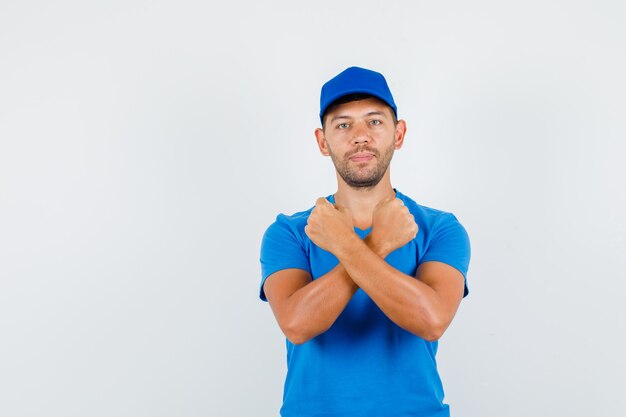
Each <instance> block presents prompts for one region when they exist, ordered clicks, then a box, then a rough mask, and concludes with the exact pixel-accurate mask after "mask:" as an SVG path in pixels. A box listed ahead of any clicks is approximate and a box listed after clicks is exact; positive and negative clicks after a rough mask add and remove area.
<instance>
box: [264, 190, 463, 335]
mask: <svg viewBox="0 0 626 417" xmlns="http://www.w3.org/2000/svg"><path fill="white" fill-rule="evenodd" d="M305 231H306V233H307V235H308V236H309V238H310V239H311V240H312V241H313V242H314V243H315V244H316V245H318V246H320V247H321V248H322V249H325V250H328V251H329V252H331V253H333V254H334V255H335V256H336V257H337V258H338V259H339V264H338V265H337V266H336V267H335V268H334V269H332V270H331V271H329V272H328V273H327V274H325V275H323V276H321V277H319V278H318V279H316V280H312V279H311V276H310V275H309V273H308V272H306V271H304V270H300V269H286V270H282V271H278V272H276V273H274V274H272V275H271V276H270V277H268V278H267V280H266V281H265V284H264V290H265V294H266V296H267V299H268V301H269V303H270V306H271V307H272V311H273V312H274V315H275V317H276V320H277V321H278V324H279V326H280V328H281V329H282V331H283V333H285V336H287V338H288V339H289V340H290V341H291V342H292V343H295V344H301V343H304V342H306V341H307V340H309V339H311V338H313V337H315V336H317V335H318V334H321V333H323V332H325V331H326V330H327V329H328V328H330V326H331V325H332V324H333V323H334V322H335V320H336V319H337V317H338V316H339V314H341V312H342V311H343V309H344V308H345V307H346V305H347V304H348V302H349V301H350V299H351V298H352V296H353V295H354V293H355V292H356V290H357V289H358V288H361V289H363V291H365V292H366V293H367V294H368V295H369V296H370V298H371V299H372V300H373V301H374V302H375V303H376V304H377V305H378V307H379V308H380V309H381V310H382V311H383V312H384V313H385V314H386V315H387V317H389V319H390V320H392V321H393V322H394V323H396V324H397V325H398V326H400V327H402V328H404V329H405V330H407V331H409V332H411V333H413V334H416V335H417V336H420V337H422V338H424V339H426V340H431V341H432V340H437V339H439V338H440V337H441V335H442V334H443V332H444V331H445V330H446V329H447V327H448V326H449V324H450V322H451V321H452V319H453V317H454V315H455V313H456V310H457V308H458V306H459V303H460V301H461V299H462V297H463V288H464V280H463V275H462V274H461V272H459V271H458V270H457V269H455V268H453V267H451V266H449V265H447V264H444V263H440V262H425V263H423V264H421V265H420V266H419V268H418V269H417V272H416V275H415V277H412V276H410V275H407V274H404V273H402V272H400V271H398V270H397V269H395V268H393V267H392V266H391V265H389V264H388V263H387V262H385V260H384V258H385V257H386V256H387V255H388V254H389V253H391V252H392V251H394V250H395V249H397V248H399V247H401V246H403V245H404V244H406V243H407V242H408V241H410V240H411V239H413V238H414V237H415V235H416V233H417V225H416V224H415V221H414V219H413V216H412V215H411V214H410V213H409V212H408V210H407V209H406V207H404V206H402V205H401V202H400V200H398V199H390V200H385V201H383V202H381V204H379V205H378V206H377V207H376V208H375V210H374V214H373V218H372V232H371V233H370V235H369V236H368V237H367V238H366V239H365V240H361V239H360V238H359V237H358V236H357V235H356V234H355V233H354V228H353V225H352V216H351V213H350V212H349V211H348V210H347V209H345V208H342V207H340V206H334V205H333V204H331V203H329V202H328V201H326V200H325V199H318V201H317V204H316V207H315V209H314V210H313V212H312V213H311V216H310V217H309V222H308V224H307V226H306V228H305Z"/></svg>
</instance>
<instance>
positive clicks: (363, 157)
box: [349, 152, 374, 162]
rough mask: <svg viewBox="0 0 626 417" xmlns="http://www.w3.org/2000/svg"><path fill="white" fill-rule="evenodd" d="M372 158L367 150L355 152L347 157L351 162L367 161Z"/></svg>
mask: <svg viewBox="0 0 626 417" xmlns="http://www.w3.org/2000/svg"><path fill="white" fill-rule="evenodd" d="M373 158H374V155H373V154H371V153H369V152H357V153H355V154H352V155H350V157H349V159H350V160H351V161H353V162H367V161H370V160H371V159H373Z"/></svg>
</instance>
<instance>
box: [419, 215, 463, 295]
mask: <svg viewBox="0 0 626 417" xmlns="http://www.w3.org/2000/svg"><path fill="white" fill-rule="evenodd" d="M432 233H433V236H432V237H431V239H430V243H429V245H428V249H427V250H426V253H425V254H424V256H423V257H422V259H421V260H420V263H423V262H427V261H438V262H443V263H445V264H448V265H450V266H452V267H454V268H456V269H458V270H459V271H461V273H462V274H463V278H464V279H465V291H464V294H463V297H465V296H466V295H467V294H468V293H469V290H468V287H467V270H468V268H469V262H470V256H471V250H470V241H469V236H468V235H467V231H466V230H465V228H464V227H463V225H461V223H459V221H458V220H457V218H456V217H455V216H454V215H453V214H450V213H444V214H442V215H441V216H439V218H438V219H437V222H436V223H435V227H434V228H433V231H432Z"/></svg>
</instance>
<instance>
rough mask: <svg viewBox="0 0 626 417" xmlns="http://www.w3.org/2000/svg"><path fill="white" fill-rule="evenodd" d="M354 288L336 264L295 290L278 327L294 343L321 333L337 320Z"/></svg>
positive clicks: (350, 280)
mask: <svg viewBox="0 0 626 417" xmlns="http://www.w3.org/2000/svg"><path fill="white" fill-rule="evenodd" d="M357 289H358V286H357V285H356V284H355V283H354V281H352V279H350V276H349V275H348V274H347V273H346V270H345V268H344V267H343V266H342V265H341V264H338V265H337V266H336V267H335V268H333V269H332V270H331V271H329V272H328V273H326V274H325V275H323V276H321V277H319V278H317V279H315V280H313V281H311V282H310V283H308V284H307V285H305V286H303V287H302V288H300V289H298V290H297V291H295V292H294V293H293V294H291V296H289V298H288V299H287V303H286V305H285V315H284V317H285V320H284V323H282V325H281V327H282V329H283V332H284V333H285V335H286V336H287V338H288V339H289V340H290V341H291V342H292V343H295V344H301V343H304V342H306V341H308V340H310V339H312V338H313V337H315V336H317V335H319V334H321V333H323V332H325V331H326V330H328V329H329V328H330V326H332V324H333V323H334V322H335V320H337V317H339V315H340V314H341V312H342V311H343V310H344V308H345V307H346V305H347V304H348V302H350V299H351V298H352V296H353V295H354V293H355V292H356V290H357Z"/></svg>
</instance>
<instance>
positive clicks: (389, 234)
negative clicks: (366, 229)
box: [367, 197, 418, 257]
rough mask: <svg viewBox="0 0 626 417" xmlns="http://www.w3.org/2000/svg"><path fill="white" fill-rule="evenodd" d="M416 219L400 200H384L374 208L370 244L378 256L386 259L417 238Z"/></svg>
mask: <svg viewBox="0 0 626 417" xmlns="http://www.w3.org/2000/svg"><path fill="white" fill-rule="evenodd" d="M417 232H418V227H417V223H415V218H414V217H413V215H412V214H411V213H410V212H409V209H408V208H406V207H405V205H404V203H403V202H402V200H400V199H399V198H395V197H394V198H389V199H385V200H382V201H381V202H380V203H378V204H377V205H376V207H374V212H373V214H372V231H371V232H370V234H369V235H368V236H367V240H368V244H369V245H370V248H372V249H373V250H374V251H375V252H377V253H378V255H380V256H382V257H385V256H387V255H389V254H390V253H391V252H393V251H394V250H396V249H398V248H401V247H402V246H404V245H406V244H407V243H409V242H410V241H411V240H413V239H414V238H415V236H417Z"/></svg>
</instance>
